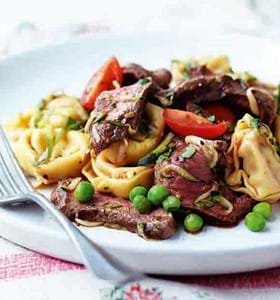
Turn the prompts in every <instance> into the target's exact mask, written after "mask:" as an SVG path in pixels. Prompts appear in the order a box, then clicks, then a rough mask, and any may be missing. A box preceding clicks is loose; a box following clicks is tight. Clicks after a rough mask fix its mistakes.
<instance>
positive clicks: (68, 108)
mask: <svg viewBox="0 0 280 300" xmlns="http://www.w3.org/2000/svg"><path fill="white" fill-rule="evenodd" d="M87 119H88V114H87V113H86V111H85V110H84V109H83V107H82V106H81V104H80V101H79V99H78V98H74V97H70V96H66V95H64V94H57V95H55V94H54V95H50V96H49V97H47V98H46V99H43V100H42V101H41V104H40V105H39V107H37V108H36V109H34V110H33V111H31V112H29V113H27V114H26V115H23V114H20V115H19V116H18V118H17V119H15V120H12V121H9V122H8V123H7V124H6V129H7V132H8V133H9V135H10V137H11V142H12V146H13V149H14V152H15V155H16V157H17V159H18V161H19V163H20V165H21V167H22V168H23V170H24V171H25V172H26V173H27V174H29V175H31V176H34V177H35V178H36V180H37V181H36V185H37V186H40V185H42V184H50V183H55V182H57V181H59V180H60V179H63V178H67V177H76V176H80V175H81V171H82V168H83V167H84V165H85V163H86V162H87V160H88V156H89V137H88V135H86V134H84V133H83V132H81V130H82V129H83V127H84V125H85V122H86V121H87Z"/></svg>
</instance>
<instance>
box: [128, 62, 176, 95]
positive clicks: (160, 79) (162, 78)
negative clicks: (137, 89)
mask: <svg viewBox="0 0 280 300" xmlns="http://www.w3.org/2000/svg"><path fill="white" fill-rule="evenodd" d="M123 77H124V78H123V85H131V84H134V83H135V82H137V81H138V80H139V79H143V78H147V77H151V78H152V80H153V82H154V83H155V84H156V85H157V86H158V87H159V88H163V89H167V88H168V86H169V83H170V81H171V79H172V75H171V73H170V71H168V70H167V69H164V68H163V69H158V70H155V71H149V70H146V69H145V68H143V67H142V66H141V65H138V64H134V63H131V64H128V65H126V66H124V67H123Z"/></svg>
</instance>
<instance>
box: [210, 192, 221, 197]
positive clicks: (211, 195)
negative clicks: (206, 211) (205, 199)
mask: <svg viewBox="0 0 280 300" xmlns="http://www.w3.org/2000/svg"><path fill="white" fill-rule="evenodd" d="M220 195H221V193H220V192H219V191H211V192H210V197H211V198H213V197H216V196H220Z"/></svg>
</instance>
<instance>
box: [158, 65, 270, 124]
mask: <svg viewBox="0 0 280 300" xmlns="http://www.w3.org/2000/svg"><path fill="white" fill-rule="evenodd" d="M205 68H206V67H200V68H193V69H191V70H190V71H189V72H190V76H191V79H190V80H181V81H180V82H179V83H178V84H177V85H176V86H175V87H174V88H170V89H167V90H163V89H161V90H158V91H157V93H156V98H157V99H158V100H159V101H160V102H161V103H162V105H165V106H171V105H172V106H174V107H179V108H180V107H182V106H183V105H185V106H186V103H194V104H196V105H198V104H203V103H207V102H214V101H223V102H224V103H225V104H226V105H229V106H231V107H232V109H233V110H234V111H235V112H237V113H241V112H242V113H245V112H248V113H251V114H253V112H252V111H251V108H250V105H249V101H248V98H247V94H246V92H247V90H248V88H249V87H250V86H252V84H250V85H249V84H246V83H244V81H242V80H240V79H233V78H232V77H231V76H229V75H223V74H212V73H211V72H210V71H209V70H207V68H206V69H205ZM259 87H260V86H259ZM253 94H254V96H255V98H256V101H257V104H258V108H259V112H260V115H259V118H260V119H261V120H262V121H263V122H264V123H266V124H268V125H269V126H270V125H271V124H272V123H273V120H274V118H275V116H276V102H275V100H274V97H273V95H272V94H271V93H269V92H268V90H267V89H264V88H260V89H259V90H257V91H254V92H253ZM170 97H172V99H170Z"/></svg>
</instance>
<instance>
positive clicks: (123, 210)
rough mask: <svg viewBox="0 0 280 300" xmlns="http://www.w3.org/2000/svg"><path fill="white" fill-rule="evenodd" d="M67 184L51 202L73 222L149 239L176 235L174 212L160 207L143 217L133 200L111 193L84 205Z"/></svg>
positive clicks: (97, 197) (100, 195)
mask: <svg viewBox="0 0 280 300" xmlns="http://www.w3.org/2000/svg"><path fill="white" fill-rule="evenodd" d="M63 183H64V182H63V181H61V182H60V183H59V184H58V185H57V187H56V188H55V189H54V190H53V192H52V195H51V201H52V202H53V203H54V204H55V205H56V207H57V208H58V209H59V210H61V211H62V212H63V213H64V214H65V215H66V216H67V217H68V218H69V219H70V220H71V221H74V220H75V219H76V218H78V219H81V220H86V221H89V222H98V223H101V224H102V225H104V226H106V227H113V228H116V226H117V227H119V228H125V229H127V230H128V231H130V232H135V233H137V234H138V235H139V236H141V237H144V238H149V239H156V240H163V239H168V238H170V237H171V236H173V235H174V234H175V233H176V223H175V220H174V218H173V216H172V214H171V213H168V212H167V211H165V210H164V209H161V208H157V209H155V210H153V211H152V212H151V213H149V214H140V213H139V212H138V211H137V210H136V209H135V208H134V207H133V206H132V204H131V202H130V201H129V200H126V199H123V198H120V197H114V196H111V195H108V194H102V193H96V194H95V196H94V198H93V200H92V201H91V202H89V203H84V204H82V203H80V202H79V201H78V200H76V199H75V197H74V195H73V193H72V192H69V191H66V190H64V189H63V188H62V186H63Z"/></svg>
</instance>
